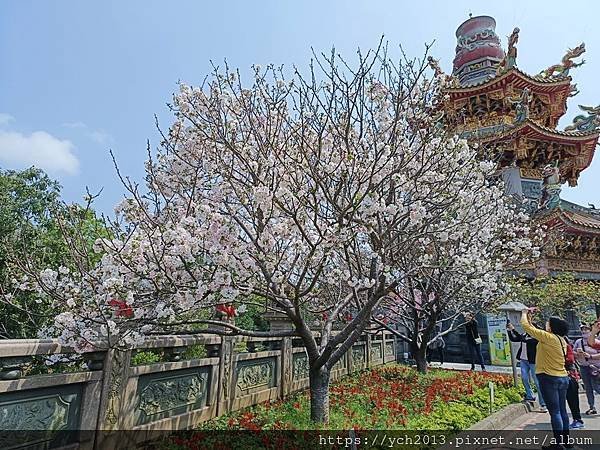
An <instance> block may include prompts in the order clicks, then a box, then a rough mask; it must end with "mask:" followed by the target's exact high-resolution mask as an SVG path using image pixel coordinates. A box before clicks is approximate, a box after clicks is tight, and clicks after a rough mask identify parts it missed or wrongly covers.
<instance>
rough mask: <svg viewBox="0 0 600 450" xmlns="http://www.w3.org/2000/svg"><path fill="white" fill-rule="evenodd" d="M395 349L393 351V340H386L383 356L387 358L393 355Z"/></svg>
mask: <svg viewBox="0 0 600 450" xmlns="http://www.w3.org/2000/svg"><path fill="white" fill-rule="evenodd" d="M395 354H396V353H395V351H394V341H387V342H386V343H385V358H386V359H387V360H389V359H391V358H393V357H394V356H395Z"/></svg>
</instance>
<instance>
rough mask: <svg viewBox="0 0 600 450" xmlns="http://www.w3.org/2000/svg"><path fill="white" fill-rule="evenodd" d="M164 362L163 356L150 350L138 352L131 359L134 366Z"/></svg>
mask: <svg viewBox="0 0 600 450" xmlns="http://www.w3.org/2000/svg"><path fill="white" fill-rule="evenodd" d="M161 360H162V354H161V353H158V352H154V351H150V350H147V351H146V350H144V351H138V352H135V354H134V355H133V356H132V357H131V365H132V366H144V365H146V364H154V363H157V362H160V361H161Z"/></svg>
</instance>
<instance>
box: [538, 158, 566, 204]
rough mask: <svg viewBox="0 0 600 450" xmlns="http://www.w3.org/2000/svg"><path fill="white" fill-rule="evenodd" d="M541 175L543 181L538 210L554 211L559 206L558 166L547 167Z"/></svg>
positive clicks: (559, 182) (559, 183)
mask: <svg viewBox="0 0 600 450" xmlns="http://www.w3.org/2000/svg"><path fill="white" fill-rule="evenodd" d="M542 175H543V177H544V180H543V182H542V195H541V197H540V201H539V209H554V208H556V207H557V206H559V204H560V192H561V190H562V187H561V180H560V171H559V170H558V166H556V165H554V166H552V165H547V166H546V167H544V169H543V170H542Z"/></svg>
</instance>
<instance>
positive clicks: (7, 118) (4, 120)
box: [0, 113, 15, 127]
mask: <svg viewBox="0 0 600 450" xmlns="http://www.w3.org/2000/svg"><path fill="white" fill-rule="evenodd" d="M13 120H15V118H14V117H13V116H11V115H10V114H7V113H0V127H1V126H2V125H8V124H9V123H10V122H12V121H13Z"/></svg>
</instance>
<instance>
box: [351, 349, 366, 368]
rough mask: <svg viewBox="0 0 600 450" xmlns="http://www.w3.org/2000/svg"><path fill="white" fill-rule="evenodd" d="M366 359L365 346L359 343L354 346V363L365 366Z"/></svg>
mask: <svg viewBox="0 0 600 450" xmlns="http://www.w3.org/2000/svg"><path fill="white" fill-rule="evenodd" d="M365 360H366V358H365V346H364V345H357V346H355V347H352V364H353V365H354V366H364V365H365Z"/></svg>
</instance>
